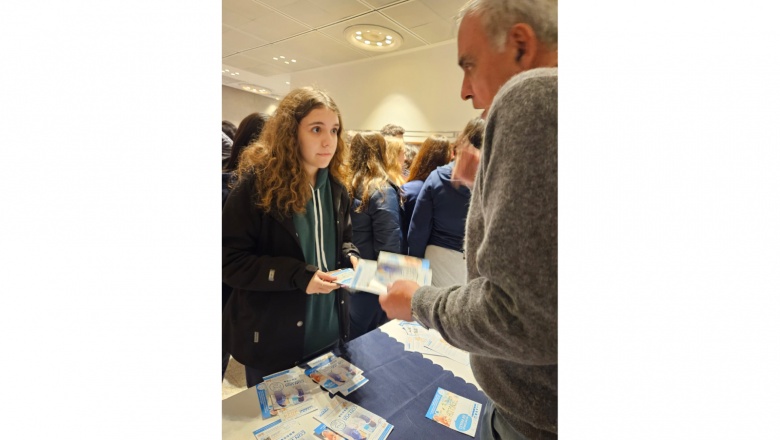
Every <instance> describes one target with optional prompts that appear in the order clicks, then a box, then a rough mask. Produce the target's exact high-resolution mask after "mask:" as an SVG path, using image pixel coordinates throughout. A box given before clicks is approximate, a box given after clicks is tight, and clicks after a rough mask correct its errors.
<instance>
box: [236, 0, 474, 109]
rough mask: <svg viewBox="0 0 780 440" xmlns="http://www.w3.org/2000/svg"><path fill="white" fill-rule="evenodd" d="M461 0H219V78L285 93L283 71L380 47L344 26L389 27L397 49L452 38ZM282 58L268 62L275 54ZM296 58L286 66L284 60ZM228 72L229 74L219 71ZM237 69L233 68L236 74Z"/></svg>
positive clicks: (360, 54)
mask: <svg viewBox="0 0 780 440" xmlns="http://www.w3.org/2000/svg"><path fill="white" fill-rule="evenodd" d="M463 3H464V2H463V0H262V1H261V0H222V69H223V73H222V84H224V85H226V86H230V87H235V88H238V89H241V87H242V86H243V85H244V84H250V85H254V86H259V87H263V88H265V89H269V90H270V93H269V94H268V95H269V96H271V97H279V96H283V95H285V94H286V93H287V92H288V91H289V88H290V86H289V85H287V84H286V82H288V81H290V74H291V73H293V72H299V71H304V70H309V69H316V68H320V67H324V66H331V65H334V64H341V63H347V62H351V61H358V60H365V59H369V58H372V57H376V56H381V55H385V52H371V51H367V50H361V49H359V48H357V47H354V46H352V45H351V44H350V43H349V42H347V40H346V38H345V37H344V35H343V32H344V29H346V28H348V27H350V26H354V25H358V24H373V25H378V26H382V27H386V28H390V29H392V30H394V31H396V32H398V33H399V34H400V35H401V36H402V37H403V44H402V45H401V47H400V48H399V49H397V50H396V51H394V52H391V53H399V52H404V51H408V50H411V49H416V48H420V47H424V46H428V45H432V44H437V43H441V42H443V41H448V40H451V39H453V38H454V33H455V27H454V22H453V17H455V15H456V14H457V12H458V9H460V7H461V6H462V4H463ZM280 56H284V57H285V58H284V59H281V58H280V59H279V60H274V59H273V58H274V57H277V58H279V57H280ZM291 59H295V60H296V62H295V63H292V62H291V63H289V64H285V63H284V61H285V60H288V61H289V60H291ZM224 70H230V72H231V73H233V75H231V74H230V73H227V72H224ZM236 73H237V74H236Z"/></svg>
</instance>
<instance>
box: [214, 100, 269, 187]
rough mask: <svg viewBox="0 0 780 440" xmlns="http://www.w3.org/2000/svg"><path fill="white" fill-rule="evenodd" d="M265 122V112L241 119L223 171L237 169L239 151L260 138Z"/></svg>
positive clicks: (227, 171) (232, 171)
mask: <svg viewBox="0 0 780 440" xmlns="http://www.w3.org/2000/svg"><path fill="white" fill-rule="evenodd" d="M266 122H268V115H267V114H265V113H262V114H261V113H252V114H250V115H247V116H246V117H245V118H244V119H242V120H241V123H240V124H238V129H237V130H236V135H235V138H234V139H233V148H232V149H231V150H230V159H229V160H228V162H227V164H226V165H225V167H224V168H223V169H222V172H223V173H234V172H235V171H236V169H238V162H239V159H240V158H241V153H243V152H244V148H246V147H247V146H249V145H250V144H252V143H254V142H255V141H256V140H258V139H259V138H260V134H261V133H262V132H263V127H265V124H266Z"/></svg>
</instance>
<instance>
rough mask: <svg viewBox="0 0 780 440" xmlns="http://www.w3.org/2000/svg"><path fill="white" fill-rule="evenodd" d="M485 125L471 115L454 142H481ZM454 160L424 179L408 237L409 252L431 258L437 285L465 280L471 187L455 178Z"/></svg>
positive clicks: (415, 255)
mask: <svg viewBox="0 0 780 440" xmlns="http://www.w3.org/2000/svg"><path fill="white" fill-rule="evenodd" d="M484 129H485V121H483V120H482V119H481V118H474V119H472V120H471V121H469V123H468V124H466V127H465V128H464V129H463V132H461V133H460V135H458V138H457V139H456V140H455V144H454V145H455V146H456V147H457V146H460V147H461V148H463V147H465V146H466V145H467V144H470V143H471V142H470V140H469V139H470V138H473V139H475V140H477V139H478V140H477V142H478V143H479V144H480V145H481V144H482V141H481V139H482V132H483V130H484ZM453 163H454V162H450V163H448V164H447V165H444V166H440V167H438V168H436V169H435V170H433V172H431V174H430V175H429V176H428V178H427V179H425V183H424V184H423V186H422V189H421V190H420V194H419V195H418V196H417V203H416V204H415V205H414V212H413V213H412V217H411V220H410V222H409V234H408V237H407V241H408V243H409V255H411V256H414V257H419V258H423V257H424V258H427V259H428V260H429V261H430V263H431V269H432V270H433V276H432V278H431V285H433V286H437V287H446V286H451V285H453V284H463V283H465V282H466V261H465V259H464V256H463V238H464V236H465V235H466V214H467V213H468V209H469V199H470V198H471V190H469V188H468V187H467V186H465V185H456V184H454V183H453V182H452V166H453Z"/></svg>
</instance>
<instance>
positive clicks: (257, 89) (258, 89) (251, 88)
mask: <svg viewBox="0 0 780 440" xmlns="http://www.w3.org/2000/svg"><path fill="white" fill-rule="evenodd" d="M240 87H241V88H242V89H244V90H246V91H248V92H252V93H257V94H259V95H265V94H268V93H271V89H269V88H267V87H263V86H258V85H257V84H246V83H244V84H241V85H240Z"/></svg>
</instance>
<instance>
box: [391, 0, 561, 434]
mask: <svg viewBox="0 0 780 440" xmlns="http://www.w3.org/2000/svg"><path fill="white" fill-rule="evenodd" d="M557 17H558V3H557V0H472V1H469V2H468V3H467V4H466V5H465V6H463V8H462V9H461V12H460V14H459V17H458V21H459V26H458V64H459V65H460V66H461V68H462V69H463V85H462V88H461V97H462V98H463V99H464V100H468V99H471V101H472V103H473V105H474V108H477V109H484V112H483V117H486V118H487V125H486V128H485V134H484V141H483V146H482V154H481V161H480V162H479V165H478V171H477V173H476V177H475V178H473V189H472V198H471V203H470V207H469V213H468V219H467V225H466V250H465V253H466V264H467V270H468V274H467V281H466V284H465V285H462V286H451V287H447V288H437V287H431V286H423V287H420V286H418V285H417V284H416V283H414V282H412V281H408V280H402V281H397V282H395V283H393V284H391V285H390V286H389V289H388V292H387V293H386V294H384V295H381V296H380V298H379V302H380V304H381V305H382V308H383V309H384V310H385V311H386V312H387V315H388V316H389V317H390V318H399V319H404V320H407V321H411V320H412V319H415V320H417V321H419V322H420V323H421V324H422V325H424V326H427V327H430V328H434V329H436V330H438V331H439V332H440V333H441V334H442V336H443V337H444V339H446V340H447V341H448V342H450V343H451V344H452V345H454V346H456V347H459V348H462V349H464V350H466V351H468V352H469V353H470V358H471V367H472V369H473V371H474V377H475V378H476V379H477V382H479V384H480V385H481V386H482V388H483V390H484V391H485V394H486V395H487V396H488V398H489V399H488V404H487V405H486V406H485V408H484V409H483V415H482V419H481V422H480V428H479V429H480V436H481V438H483V439H527V438H533V439H547V438H557V436H558V434H557V433H558V331H557V326H558V234H557V231H558V116H557V110H558V69H557V65H558V18H557ZM466 168H467V167H466ZM465 180H466V181H468V179H465Z"/></svg>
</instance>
